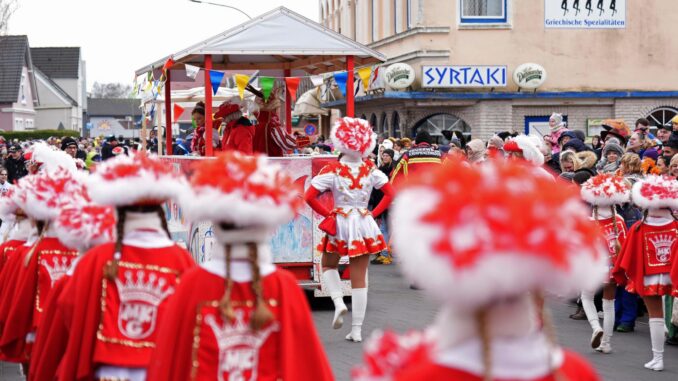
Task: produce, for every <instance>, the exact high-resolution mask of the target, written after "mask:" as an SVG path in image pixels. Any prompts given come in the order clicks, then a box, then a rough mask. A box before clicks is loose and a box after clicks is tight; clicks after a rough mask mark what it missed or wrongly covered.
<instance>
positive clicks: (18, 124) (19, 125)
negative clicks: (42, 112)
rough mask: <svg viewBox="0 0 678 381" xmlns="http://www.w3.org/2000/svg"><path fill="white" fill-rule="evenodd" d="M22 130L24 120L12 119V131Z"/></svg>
mask: <svg viewBox="0 0 678 381" xmlns="http://www.w3.org/2000/svg"><path fill="white" fill-rule="evenodd" d="M23 130H24V120H23V119H21V118H16V119H14V131H23Z"/></svg>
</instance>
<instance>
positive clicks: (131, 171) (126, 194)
mask: <svg viewBox="0 0 678 381" xmlns="http://www.w3.org/2000/svg"><path fill="white" fill-rule="evenodd" d="M185 186H186V179H185V177H184V176H183V174H180V173H176V172H174V171H173V168H172V166H171V165H169V164H167V163H163V162H162V161H160V159H158V157H157V156H155V155H149V154H147V153H145V152H142V151H140V152H137V153H135V154H133V155H130V156H126V155H120V156H116V157H114V158H111V159H108V160H106V161H104V162H102V163H100V164H99V165H97V166H96V168H95V171H94V173H92V174H91V175H90V176H89V177H88V179H87V187H88V189H89V193H90V196H91V197H92V200H93V201H94V202H96V203H97V204H100V205H111V206H131V205H159V204H162V203H163V202H165V201H167V200H169V199H175V198H177V197H178V196H179V194H180V193H181V192H183V191H184V189H185Z"/></svg>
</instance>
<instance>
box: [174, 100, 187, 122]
mask: <svg viewBox="0 0 678 381" xmlns="http://www.w3.org/2000/svg"><path fill="white" fill-rule="evenodd" d="M183 113H184V108H183V107H181V106H180V105H179V104H178V103H175V104H174V119H173V120H174V123H176V122H177V120H179V117H180V116H181V114H183Z"/></svg>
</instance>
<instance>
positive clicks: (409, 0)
mask: <svg viewBox="0 0 678 381" xmlns="http://www.w3.org/2000/svg"><path fill="white" fill-rule="evenodd" d="M406 5H407V9H406V10H405V16H406V17H407V22H406V24H405V28H406V29H410V28H412V0H406Z"/></svg>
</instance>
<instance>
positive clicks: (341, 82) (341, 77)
mask: <svg viewBox="0 0 678 381" xmlns="http://www.w3.org/2000/svg"><path fill="white" fill-rule="evenodd" d="M347 78H348V72H345V71H342V72H340V73H334V81H335V82H337V86H339V90H340V91H341V94H343V95H344V97H346V79H347Z"/></svg>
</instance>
